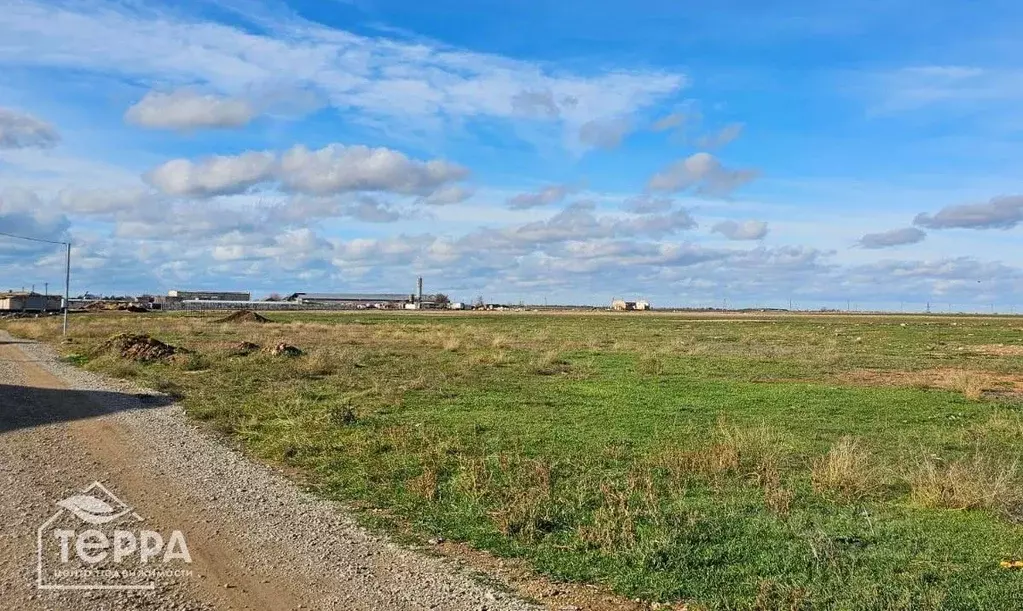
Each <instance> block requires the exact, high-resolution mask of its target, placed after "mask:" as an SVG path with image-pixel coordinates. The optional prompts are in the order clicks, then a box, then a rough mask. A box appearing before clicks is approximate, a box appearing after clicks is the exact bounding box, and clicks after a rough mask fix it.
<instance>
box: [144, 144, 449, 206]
mask: <svg viewBox="0 0 1023 611" xmlns="http://www.w3.org/2000/svg"><path fill="white" fill-rule="evenodd" d="M468 173H469V171H468V170H467V169H466V168H464V167H462V166H460V165H457V164H454V163H450V162H448V161H443V160H439V159H435V160H430V161H418V160H415V159H409V157H408V156H406V155H405V154H404V153H402V152H400V151H395V150H393V149H388V148H383V147H380V148H370V147H366V146H361V145H355V146H345V145H342V144H331V145H328V146H325V147H323V148H322V149H319V150H309V149H308V148H306V147H304V146H301V145H299V146H295V147H293V148H291V149H289V150H287V151H285V152H284V153H283V154H282V155H281V156H280V158H279V159H278V156H277V155H276V154H275V153H272V152H256V151H249V152H246V153H242V154H240V155H235V156H213V157H207V158H204V159H200V160H198V161H191V160H188V159H174V160H171V161H168V162H166V163H163V164H161V165H160V166H157V167H156V168H154V169H152V170H150V171H149V172H147V173H146V174H145V176H144V178H145V180H146V182H147V183H149V184H150V185H152V186H153V187H155V188H156V189H158V190H160V191H161V192H163V193H165V194H168V195H176V196H190V197H213V196H217V195H231V194H235V193H242V192H244V191H246V190H248V189H249V188H251V187H254V186H256V185H259V184H263V183H270V182H275V181H279V183H280V187H281V189H282V190H284V191H286V192H292V193H303V194H308V195H317V196H325V195H336V194H341V193H352V192H358V191H380V192H388V193H398V194H404V195H422V196H430V195H432V194H433V193H434V192H435V191H436V190H437V189H439V188H442V187H445V186H447V185H448V183H451V182H453V181H457V180H461V179H462V178H465V177H466V176H467V175H468ZM455 195H456V194H454V193H451V192H448V193H446V194H445V197H448V198H451V197H454V196H455Z"/></svg>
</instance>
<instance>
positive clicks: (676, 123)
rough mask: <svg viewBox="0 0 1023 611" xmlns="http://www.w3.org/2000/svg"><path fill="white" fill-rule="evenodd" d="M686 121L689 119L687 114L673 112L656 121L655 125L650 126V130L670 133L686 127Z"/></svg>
mask: <svg viewBox="0 0 1023 611" xmlns="http://www.w3.org/2000/svg"><path fill="white" fill-rule="evenodd" d="M686 119H687V115H686V113H683V112H673V113H670V114H667V115H665V116H663V117H661V118H660V119H658V120H656V121H654V123H653V125H651V126H650V129H652V130H654V131H655V132H663V131H668V130H670V129H676V128H679V127H682V126H683V125H685V122H686Z"/></svg>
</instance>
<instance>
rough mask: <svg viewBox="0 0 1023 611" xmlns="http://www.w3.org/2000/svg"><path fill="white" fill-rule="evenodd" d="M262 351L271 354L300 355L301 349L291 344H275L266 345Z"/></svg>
mask: <svg viewBox="0 0 1023 611" xmlns="http://www.w3.org/2000/svg"><path fill="white" fill-rule="evenodd" d="M263 352H265V353H267V354H272V355H273V356H302V351H301V350H299V349H298V348H296V347H294V346H292V345H291V344H283V343H282V344H277V345H276V346H267V347H266V348H263Z"/></svg>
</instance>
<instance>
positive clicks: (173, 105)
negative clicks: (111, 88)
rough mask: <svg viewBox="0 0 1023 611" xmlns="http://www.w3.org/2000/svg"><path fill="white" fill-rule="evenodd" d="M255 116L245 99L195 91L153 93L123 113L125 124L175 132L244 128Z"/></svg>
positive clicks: (253, 110)
mask: <svg viewBox="0 0 1023 611" xmlns="http://www.w3.org/2000/svg"><path fill="white" fill-rule="evenodd" d="M255 116H256V111H255V109H254V108H253V107H252V105H251V104H249V103H248V102H246V101H245V100H240V99H231V98H227V97H224V96H218V95H213V94H202V93H199V92H197V91H194V90H192V89H180V90H178V91H174V92H170V93H164V92H158V91H150V92H149V93H147V94H146V95H145V96H144V97H143V98H142V99H141V100H139V101H138V102H137V103H136V104H134V105H132V106H131V107H130V108H128V110H127V111H126V112H125V113H124V119H125V121H127V122H128V123H131V124H134V125H138V126H141V127H149V128H154V129H176V130H190V129H204V128H225V127H241V126H243V125H246V124H248V123H249V121H251V120H252V119H253V118H254V117H255Z"/></svg>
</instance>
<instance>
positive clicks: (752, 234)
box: [711, 221, 767, 240]
mask: <svg viewBox="0 0 1023 611" xmlns="http://www.w3.org/2000/svg"><path fill="white" fill-rule="evenodd" d="M711 231H712V232H714V233H720V234H721V235H723V236H725V237H726V238H728V239H729V240H760V239H763V238H764V236H766V235H767V223H765V222H764V221H742V222H736V221H721V222H720V223H717V224H716V225H714V227H712V228H711Z"/></svg>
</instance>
